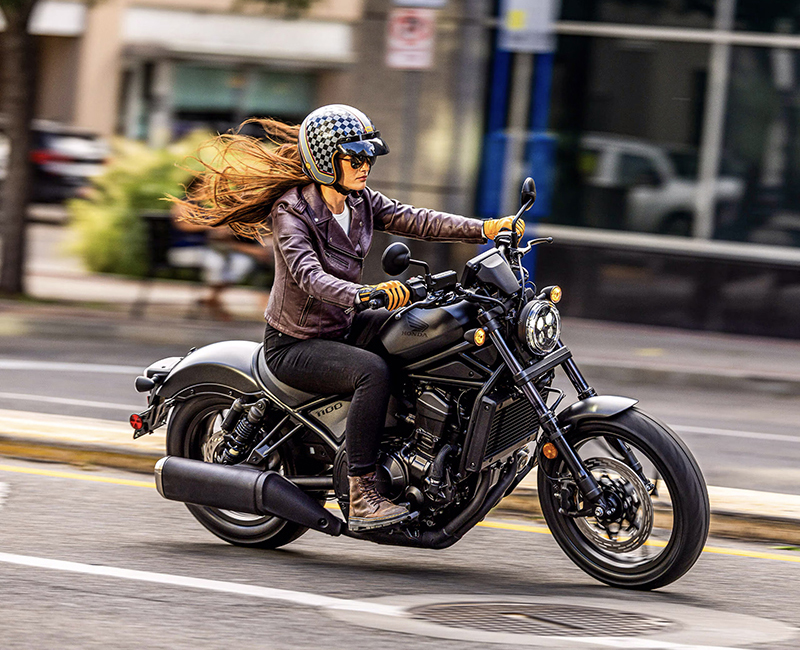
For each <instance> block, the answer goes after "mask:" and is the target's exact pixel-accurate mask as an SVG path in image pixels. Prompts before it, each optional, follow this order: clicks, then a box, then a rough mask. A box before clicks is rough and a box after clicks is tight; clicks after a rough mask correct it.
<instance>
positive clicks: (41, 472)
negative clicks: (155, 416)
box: [0, 465, 156, 488]
mask: <svg viewBox="0 0 800 650" xmlns="http://www.w3.org/2000/svg"><path fill="white" fill-rule="evenodd" d="M0 471H3V472H14V473H17V474H33V475H34V476H49V477H52V478H68V479H73V480H77V481H91V482H92V483H110V484H112V485H128V486H131V487H149V488H154V487H155V486H156V484H155V482H153V481H132V480H129V479H124V478H111V477H109V476H87V475H86V474H77V473H75V472H59V471H56V470H52V469H35V468H32V467H17V466H15V465H0Z"/></svg>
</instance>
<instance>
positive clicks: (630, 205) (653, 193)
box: [579, 133, 744, 235]
mask: <svg viewBox="0 0 800 650" xmlns="http://www.w3.org/2000/svg"><path fill="white" fill-rule="evenodd" d="M671 154H672V155H674V158H673V157H671ZM691 155H693V154H687V151H686V150H675V151H674V152H670V151H669V150H667V149H665V148H663V147H660V146H658V145H655V144H652V143H650V142H647V141H645V140H638V139H635V138H628V137H625V136H619V135H613V134H605V133H589V134H586V135H584V136H583V137H582V138H581V151H580V158H579V165H580V170H581V172H582V175H583V177H584V179H585V182H586V184H587V185H588V186H589V187H592V188H597V189H599V190H601V191H602V190H607V194H608V195H609V196H612V197H613V196H614V195H615V194H616V196H617V197H618V201H617V202H616V208H615V207H614V202H613V201H612V202H611V203H607V204H606V207H605V209H606V210H613V209H617V210H621V211H624V223H618V224H617V225H618V226H619V227H623V228H625V229H626V230H634V231H639V232H655V233H665V234H673V235H688V234H690V233H691V226H692V219H693V216H694V211H695V205H696V201H697V191H698V182H697V174H696V170H694V171H692V170H687V169H685V167H686V166H687V165H686V159H687V156H691ZM676 162H679V163H682V164H681V167H682V169H681V170H680V171H681V172H682V173H683V175H681V174H680V173H679V170H678V169H677V168H676V164H675V163H676ZM743 193H744V181H743V180H742V179H740V178H735V177H731V176H720V177H718V178H717V183H716V197H717V201H718V202H719V203H730V202H736V201H739V200H740V199H741V197H742V194H743ZM611 216H612V218H613V217H614V216H616V217H618V218H619V219H622V217H623V215H611ZM590 225H591V224H590ZM595 225H601V224H595Z"/></svg>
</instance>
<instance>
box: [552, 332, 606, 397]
mask: <svg viewBox="0 0 800 650" xmlns="http://www.w3.org/2000/svg"><path fill="white" fill-rule="evenodd" d="M556 347H558V348H563V347H564V344H563V343H562V342H561V341H560V340H559V342H558V345H557V346H556ZM562 367H563V368H564V372H565V373H566V374H567V377H569V380H570V382H572V385H573V386H574V388H575V390H576V391H577V392H578V399H586V398H587V397H594V396H595V395H597V391H596V390H595V389H594V388H592V387H591V386H589V384H587V383H586V380H585V379H584V378H583V374H582V373H581V371H580V370H578V364H576V363H575V360H574V359H572V358H571V357H570V358H569V359H567V360H566V361H565V362H564V363H563V364H562Z"/></svg>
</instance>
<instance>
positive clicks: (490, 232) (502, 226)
mask: <svg viewBox="0 0 800 650" xmlns="http://www.w3.org/2000/svg"><path fill="white" fill-rule="evenodd" d="M513 221H514V217H502V218H500V219H489V220H488V221H484V222H483V235H484V237H486V238H487V239H494V238H495V237H497V233H499V232H500V231H501V230H511V223H512V222H513ZM517 234H519V236H520V237H522V235H524V234H525V221H523V220H522V219H520V220H519V221H517Z"/></svg>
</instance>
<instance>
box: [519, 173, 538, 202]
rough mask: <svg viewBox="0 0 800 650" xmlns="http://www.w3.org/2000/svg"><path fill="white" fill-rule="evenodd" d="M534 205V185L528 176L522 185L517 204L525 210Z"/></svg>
mask: <svg viewBox="0 0 800 650" xmlns="http://www.w3.org/2000/svg"><path fill="white" fill-rule="evenodd" d="M534 203H536V183H534V182H533V179H532V178H531V177H530V176H528V178H526V179H525V181H524V182H523V183H522V191H521V192H520V195H519V204H520V205H521V206H522V207H523V208H525V210H530V209H531V206H532V205H533V204H534Z"/></svg>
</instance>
